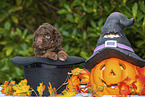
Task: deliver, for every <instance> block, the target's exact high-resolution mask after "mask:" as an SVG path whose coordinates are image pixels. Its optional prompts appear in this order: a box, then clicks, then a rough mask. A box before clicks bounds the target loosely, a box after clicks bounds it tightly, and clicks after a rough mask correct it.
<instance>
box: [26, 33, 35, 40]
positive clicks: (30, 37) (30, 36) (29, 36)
mask: <svg viewBox="0 0 145 97" xmlns="http://www.w3.org/2000/svg"><path fill="white" fill-rule="evenodd" d="M33 36H34V35H33V34H30V35H28V36H27V37H26V39H33Z"/></svg>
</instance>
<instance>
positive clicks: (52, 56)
mask: <svg viewBox="0 0 145 97" xmlns="http://www.w3.org/2000/svg"><path fill="white" fill-rule="evenodd" d="M43 57H47V58H50V59H53V60H57V54H55V52H47V53H45V54H44V55H43Z"/></svg>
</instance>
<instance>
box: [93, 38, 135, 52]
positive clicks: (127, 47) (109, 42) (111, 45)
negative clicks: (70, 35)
mask: <svg viewBox="0 0 145 97" xmlns="http://www.w3.org/2000/svg"><path fill="white" fill-rule="evenodd" d="M106 47H115V48H116V47H118V48H122V49H125V50H129V51H131V52H134V51H133V49H132V48H131V47H129V46H126V45H124V44H121V43H117V41H112V40H111V41H106V42H105V44H102V45H99V46H98V47H96V48H95V50H94V53H95V52H96V51H98V50H100V49H103V48H106Z"/></svg>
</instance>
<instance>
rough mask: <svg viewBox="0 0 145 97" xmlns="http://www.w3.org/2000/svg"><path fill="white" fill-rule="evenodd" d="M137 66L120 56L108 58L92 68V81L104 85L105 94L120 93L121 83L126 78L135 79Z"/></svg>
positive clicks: (94, 84)
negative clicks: (121, 58) (119, 57)
mask: <svg viewBox="0 0 145 97" xmlns="http://www.w3.org/2000/svg"><path fill="white" fill-rule="evenodd" d="M137 74H138V72H137V70H136V66H134V65H133V64H131V63H128V62H126V61H123V60H120V59H118V58H110V59H106V60H104V61H102V62H100V63H99V64H97V65H96V66H95V67H94V68H93V69H92V70H91V76H90V83H91V84H92V85H93V86H94V87H96V86H98V85H102V86H104V90H103V94H105V95H108V94H111V95H119V88H118V86H119V84H120V82H122V81H124V80H125V79H126V78H131V79H134V80H135V76H136V75H137Z"/></svg>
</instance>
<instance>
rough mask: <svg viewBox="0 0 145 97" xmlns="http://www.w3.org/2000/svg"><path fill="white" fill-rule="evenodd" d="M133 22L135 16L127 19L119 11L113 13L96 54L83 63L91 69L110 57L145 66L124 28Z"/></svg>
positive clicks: (102, 34)
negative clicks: (132, 46)
mask: <svg viewBox="0 0 145 97" xmlns="http://www.w3.org/2000/svg"><path fill="white" fill-rule="evenodd" d="M133 24H134V19H133V18H131V19H127V18H126V17H125V16H124V15H123V14H121V13H119V12H114V13H112V14H111V15H110V16H109V17H108V18H107V20H106V22H105V24H104V27H103V29H102V32H101V36H100V38H99V40H98V42H97V45H96V48H95V50H94V54H93V55H92V56H91V57H90V58H89V59H88V60H87V61H86V62H85V64H83V67H84V68H86V69H89V70H90V69H92V68H93V67H94V66H95V65H96V64H98V63H100V62H101V61H103V60H105V59H109V58H119V59H122V60H124V61H127V62H129V63H132V64H133V65H135V66H139V67H144V66H145V60H143V59H141V58H140V57H139V56H138V55H136V54H135V52H134V51H133V49H132V48H131V45H130V42H129V41H128V39H127V38H126V36H125V32H124V28H127V27H130V26H131V25H133Z"/></svg>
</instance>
